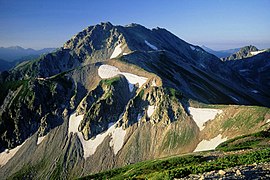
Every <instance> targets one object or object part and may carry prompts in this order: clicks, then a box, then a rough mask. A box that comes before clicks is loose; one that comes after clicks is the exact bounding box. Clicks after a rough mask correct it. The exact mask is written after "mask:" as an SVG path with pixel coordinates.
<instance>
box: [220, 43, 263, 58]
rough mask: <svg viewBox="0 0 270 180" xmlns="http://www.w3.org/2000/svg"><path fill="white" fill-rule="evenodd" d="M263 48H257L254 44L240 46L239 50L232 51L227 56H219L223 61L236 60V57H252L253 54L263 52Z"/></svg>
mask: <svg viewBox="0 0 270 180" xmlns="http://www.w3.org/2000/svg"><path fill="white" fill-rule="evenodd" d="M264 51H265V50H259V49H258V48H256V47H255V46H252V45H249V46H245V47H242V48H241V49H240V50H239V51H237V52H235V53H233V54H232V55H230V56H228V57H224V58H221V59H222V60H223V61H230V60H237V59H244V58H247V57H252V56H254V55H257V54H259V53H262V52H264Z"/></svg>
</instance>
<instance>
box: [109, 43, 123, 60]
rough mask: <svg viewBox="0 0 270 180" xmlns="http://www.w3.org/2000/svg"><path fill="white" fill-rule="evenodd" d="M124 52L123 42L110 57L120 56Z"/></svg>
mask: <svg viewBox="0 0 270 180" xmlns="http://www.w3.org/2000/svg"><path fill="white" fill-rule="evenodd" d="M121 53H122V49H121V44H118V45H117V46H116V47H115V48H114V51H113V53H112V55H111V57H110V59H113V58H116V57H117V56H119V55H120V54H121Z"/></svg>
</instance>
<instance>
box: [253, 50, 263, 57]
mask: <svg viewBox="0 0 270 180" xmlns="http://www.w3.org/2000/svg"><path fill="white" fill-rule="evenodd" d="M264 51H265V50H261V51H253V52H250V54H251V55H253V56H255V55H257V54H259V53H262V52H264Z"/></svg>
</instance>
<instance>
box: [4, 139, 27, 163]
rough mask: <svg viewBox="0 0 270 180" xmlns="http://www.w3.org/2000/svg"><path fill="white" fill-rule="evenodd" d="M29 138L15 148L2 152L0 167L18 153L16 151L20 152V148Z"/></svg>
mask: <svg viewBox="0 0 270 180" xmlns="http://www.w3.org/2000/svg"><path fill="white" fill-rule="evenodd" d="M27 140H28V139H27ZM27 140H25V141H24V142H23V143H22V144H21V145H19V146H16V147H15V148H13V149H10V150H8V149H6V150H5V151H4V152H1V153H0V167H1V166H4V165H5V164H6V163H7V162H8V161H9V160H10V159H11V158H12V157H13V156H14V155H15V154H16V152H18V150H19V149H20V148H21V147H22V146H23V145H24V143H25V142H26V141H27Z"/></svg>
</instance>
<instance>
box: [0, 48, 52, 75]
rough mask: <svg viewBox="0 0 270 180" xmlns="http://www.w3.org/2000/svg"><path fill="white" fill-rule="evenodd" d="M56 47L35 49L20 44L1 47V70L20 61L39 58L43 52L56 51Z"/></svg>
mask: <svg viewBox="0 0 270 180" xmlns="http://www.w3.org/2000/svg"><path fill="white" fill-rule="evenodd" d="M54 50H55V48H43V49H40V50H35V49H31V48H27V49H25V48H22V47H20V46H11V47H0V71H4V70H8V69H10V68H11V67H13V66H15V65H16V64H18V63H19V62H22V61H26V60H32V59H35V58H38V57H39V56H40V55H41V54H46V53H49V52H52V51H54Z"/></svg>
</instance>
